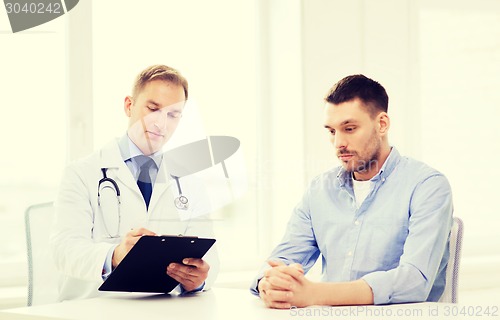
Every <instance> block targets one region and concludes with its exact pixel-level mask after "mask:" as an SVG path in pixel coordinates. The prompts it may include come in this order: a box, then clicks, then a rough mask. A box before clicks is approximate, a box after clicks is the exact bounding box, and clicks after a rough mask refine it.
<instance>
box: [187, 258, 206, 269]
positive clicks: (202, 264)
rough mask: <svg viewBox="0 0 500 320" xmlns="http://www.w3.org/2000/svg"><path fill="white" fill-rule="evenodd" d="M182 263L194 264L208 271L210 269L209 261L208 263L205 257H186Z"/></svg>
mask: <svg viewBox="0 0 500 320" xmlns="http://www.w3.org/2000/svg"><path fill="white" fill-rule="evenodd" d="M182 263H183V264H185V265H189V266H194V267H196V268H198V269H200V270H206V271H208V270H209V269H210V266H209V265H208V263H206V262H205V261H204V260H203V259H196V258H186V259H184V260H182Z"/></svg>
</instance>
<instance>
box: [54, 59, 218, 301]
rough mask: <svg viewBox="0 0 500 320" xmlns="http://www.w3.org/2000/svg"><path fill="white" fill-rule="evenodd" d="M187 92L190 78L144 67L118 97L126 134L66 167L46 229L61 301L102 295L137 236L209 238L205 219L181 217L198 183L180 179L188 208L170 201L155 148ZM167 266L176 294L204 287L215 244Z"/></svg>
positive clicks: (213, 270) (197, 199)
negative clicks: (201, 255) (101, 288)
mask: <svg viewBox="0 0 500 320" xmlns="http://www.w3.org/2000/svg"><path fill="white" fill-rule="evenodd" d="M187 98H188V83H187V81H186V79H185V78H184V77H183V76H182V75H181V74H180V73H179V72H178V71H177V70H175V69H173V68H170V67H168V66H164V65H154V66H151V67H149V68H147V69H145V70H144V71H142V72H141V73H140V74H139V75H138V77H137V79H136V81H135V84H134V87H133V92H132V96H127V97H126V98H125V101H124V111H125V114H126V115H127V117H128V118H129V124H128V130H127V132H126V134H124V135H123V136H122V137H121V138H119V139H117V140H115V141H112V142H111V143H109V144H108V145H106V146H105V147H104V148H102V149H101V150H99V151H98V152H96V153H94V154H92V155H90V156H88V157H86V158H84V159H81V160H79V161H77V162H75V163H72V164H70V165H69V166H68V167H67V168H66V170H65V172H64V174H63V179H62V182H61V186H60V190H59V194H58V197H57V200H56V201H55V210H56V219H55V224H54V231H53V232H52V235H51V245H52V249H53V253H54V257H55V262H56V266H57V267H58V269H59V272H60V274H61V280H60V295H59V300H61V301H62V300H67V299H78V298H88V297H93V296H97V295H98V294H103V293H101V292H99V291H98V290H97V288H98V287H99V286H100V285H101V284H102V282H103V280H104V279H105V278H106V277H107V276H108V275H109V273H110V272H111V271H112V270H113V269H114V268H115V267H116V266H117V265H118V264H120V262H121V261H122V259H123V258H124V257H125V255H126V254H127V253H128V252H129V251H130V249H131V248H132V247H133V246H134V244H135V243H136V242H137V241H138V240H139V239H140V237H141V236H142V235H157V234H173V235H178V234H183V235H196V236H199V237H213V230H212V224H211V222H210V221H209V220H208V219H200V218H196V219H180V217H181V215H190V214H191V212H192V211H193V210H196V204H198V205H199V206H202V205H204V204H207V200H206V199H202V195H203V194H204V193H203V192H200V190H197V189H199V187H196V186H195V185H194V184H192V183H191V184H189V183H183V185H182V192H183V194H184V195H186V196H187V197H188V198H189V201H190V207H189V208H187V209H186V208H184V209H182V210H180V209H177V208H176V207H175V206H174V197H175V192H176V190H177V189H176V188H175V183H174V184H173V185H172V179H171V178H170V175H169V174H168V168H166V166H165V164H164V163H165V162H164V161H163V160H164V159H163V157H162V153H161V149H162V147H163V146H164V145H165V143H167V141H168V140H169V139H170V137H171V136H172V134H173V133H174V131H175V129H176V128H177V125H178V124H179V121H180V119H181V117H182V112H183V109H184V106H185V102H186V100H187ZM191 204H192V205H191ZM165 272H166V273H167V274H168V275H170V276H171V277H172V278H174V279H176V280H177V281H179V283H180V286H179V290H180V292H191V291H200V290H202V289H208V288H209V287H210V284H211V283H212V282H213V281H214V279H215V277H216V275H217V272H218V257H217V253H216V250H215V248H212V249H210V251H209V252H208V253H207V255H205V258H204V259H194V258H191V259H185V260H184V261H183V263H182V264H175V263H173V264H171V265H169V266H168V267H167V268H166V270H165Z"/></svg>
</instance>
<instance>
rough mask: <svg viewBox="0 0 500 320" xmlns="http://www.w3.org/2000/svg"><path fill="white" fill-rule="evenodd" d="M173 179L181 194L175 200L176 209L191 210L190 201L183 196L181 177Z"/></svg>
mask: <svg viewBox="0 0 500 320" xmlns="http://www.w3.org/2000/svg"><path fill="white" fill-rule="evenodd" d="M172 178H174V180H175V183H176V184H177V191H178V192H179V195H178V196H177V197H176V198H175V199H174V204H175V207H176V208H177V209H179V210H187V209H188V208H189V200H188V198H187V197H186V196H184V195H183V194H182V189H181V184H180V182H179V177H176V176H172Z"/></svg>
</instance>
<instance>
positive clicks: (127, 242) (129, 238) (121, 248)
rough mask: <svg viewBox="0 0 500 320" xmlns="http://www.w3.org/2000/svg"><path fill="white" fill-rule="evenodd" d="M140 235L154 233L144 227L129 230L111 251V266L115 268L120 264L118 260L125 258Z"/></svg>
mask: <svg viewBox="0 0 500 320" xmlns="http://www.w3.org/2000/svg"><path fill="white" fill-rule="evenodd" d="M142 236H156V233H154V232H153V231H150V230H148V229H146V228H139V229H132V230H130V231H129V232H128V233H127V234H126V235H125V237H123V239H122V241H121V242H120V244H119V245H118V246H117V247H116V248H115V250H114V251H113V260H112V264H113V268H115V267H116V266H117V265H119V264H120V262H122V260H123V258H125V256H126V255H127V253H128V252H129V251H130V249H132V247H133V246H134V245H135V244H136V243H137V241H139V239H140V238H141V237H142Z"/></svg>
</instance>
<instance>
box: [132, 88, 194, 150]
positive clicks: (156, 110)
mask: <svg viewBox="0 0 500 320" xmlns="http://www.w3.org/2000/svg"><path fill="white" fill-rule="evenodd" d="M185 102H186V98H185V96H184V89H183V87H182V86H180V85H176V84H173V83H171V82H168V81H163V80H154V81H151V82H148V83H147V84H146V85H145V86H144V88H142V90H141V91H139V93H138V94H137V95H136V96H135V97H130V96H127V97H126V98H125V104H124V108H125V114H126V115H127V116H128V117H129V118H130V119H129V126H128V130H127V133H128V136H129V137H130V139H131V140H132V142H134V143H135V145H136V146H137V147H138V148H139V149H140V150H141V151H142V153H144V154H145V155H150V154H153V153H155V152H157V151H159V150H160V149H161V148H162V147H163V146H164V145H165V143H167V141H168V140H169V139H170V137H171V136H172V134H173V133H174V131H175V129H176V128H177V125H178V124H179V121H180V118H181V116H182V110H183V109H184V104H185Z"/></svg>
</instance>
